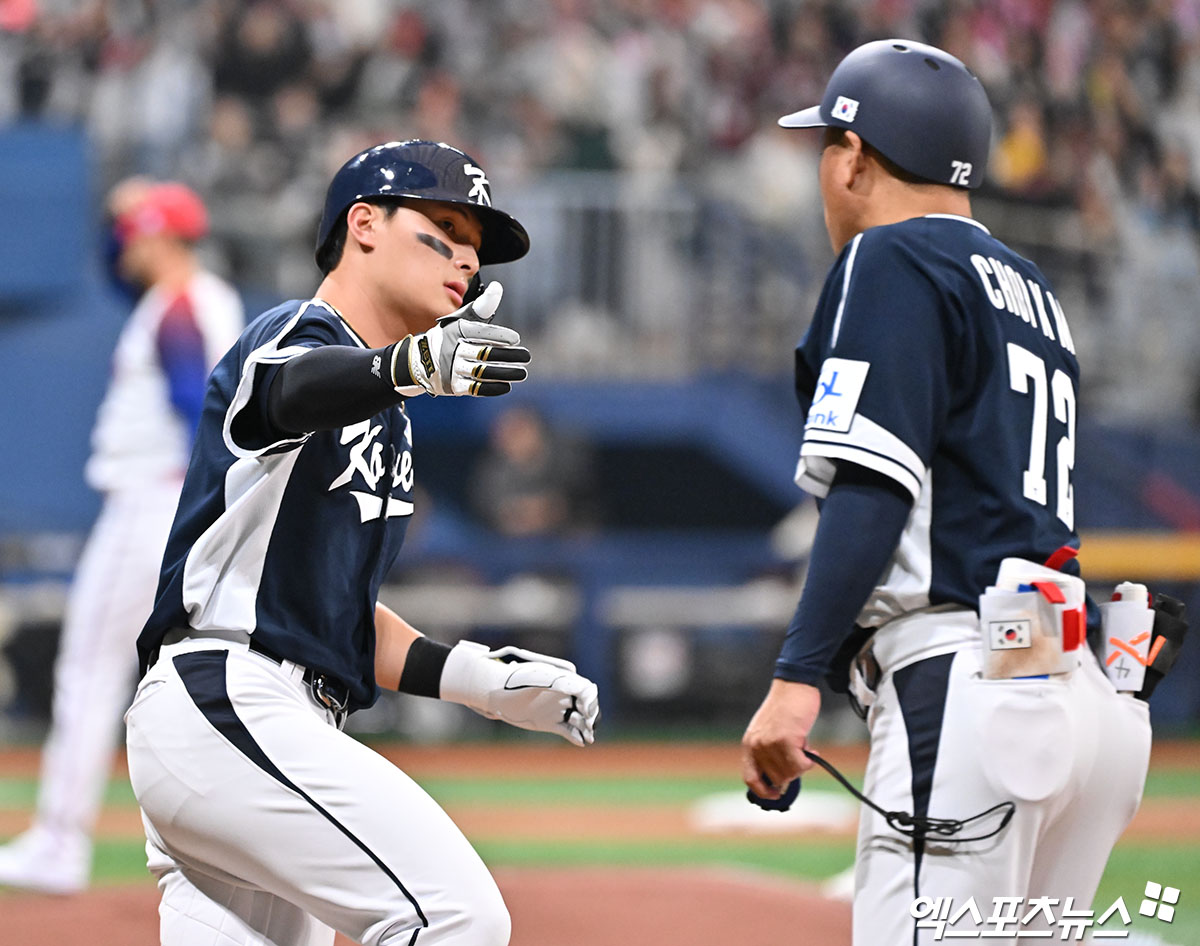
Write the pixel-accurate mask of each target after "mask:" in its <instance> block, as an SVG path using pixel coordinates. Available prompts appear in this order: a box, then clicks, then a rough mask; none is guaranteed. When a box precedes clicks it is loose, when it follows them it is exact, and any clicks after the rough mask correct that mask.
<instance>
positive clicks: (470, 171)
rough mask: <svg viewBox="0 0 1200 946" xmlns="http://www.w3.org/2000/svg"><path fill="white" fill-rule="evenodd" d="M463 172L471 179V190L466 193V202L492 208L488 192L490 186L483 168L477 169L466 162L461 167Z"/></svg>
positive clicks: (490, 196)
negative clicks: (471, 201)
mask: <svg viewBox="0 0 1200 946" xmlns="http://www.w3.org/2000/svg"><path fill="white" fill-rule="evenodd" d="M463 170H464V171H465V172H466V173H467V176H469V177H470V178H471V189H470V190H469V191H467V200H473V201H474V202H475V203H477V204H483V206H485V207H490V206H492V194H491V191H489V190H488V188H489V187H490V185H489V184H488V179H487V175H486V174H485V173H484V171H483V168H477V167H475V165H473V164H471V163H470V162H469V161H468V162H467V163H466V164H464V165H463Z"/></svg>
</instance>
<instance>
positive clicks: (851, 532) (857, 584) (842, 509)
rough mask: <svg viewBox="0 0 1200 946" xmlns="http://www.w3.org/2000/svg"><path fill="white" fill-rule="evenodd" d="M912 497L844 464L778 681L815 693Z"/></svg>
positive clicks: (825, 511) (826, 507)
mask: <svg viewBox="0 0 1200 946" xmlns="http://www.w3.org/2000/svg"><path fill="white" fill-rule="evenodd" d="M911 509H912V496H911V495H910V494H909V493H908V491H907V490H905V489H904V488H903V487H902V486H900V485H899V484H898V483H897V482H896V481H895V480H893V479H891V478H890V477H887V476H884V475H883V474H882V473H876V472H875V471H874V470H868V469H866V468H865V467H861V466H858V465H857V464H854V463H847V462H845V461H842V462H841V463H839V464H838V472H837V475H836V477H835V478H834V481H833V485H832V486H831V487H830V489H829V495H828V496H827V497H826V498H825V501H824V503H823V505H822V506H821V518H820V522H819V523H818V525H817V536H816V540H815V541H814V542H813V550H812V557H811V560H810V562H809V567H808V577H807V579H806V580H805V583H804V593H803V594H802V595H801V596H800V605H799V606H798V607H797V608H796V615H795V617H793V618H792V623H791V625H790V626H789V627H788V632H787V637H786V638H785V639H784V642H783V647H782V649H781V650H780V653H779V659H778V660H777V661H776V662H775V676H776V677H778V678H780V679H782V680H791V681H794V682H797V683H810V684H813V685H814V686H815V685H816V683H817V681H819V680H820V679H821V677H822V676H823V675H824V673H825V671H826V670H827V669H828V668H829V665H830V662H831V661H832V660H833V657H834V654H836V653H837V651H838V649H839V648H840V647H841V645H842V642H843V641H844V640H845V639H846V638H847V637H849V636H850V634H851V633H852V632H853V631H854V620H855V618H856V617H858V613H859V612H860V611H861V610H862V607H863V604H865V603H866V600H867V596H868V595H869V594H870V593H871V591H872V589H873V588H874V587H875V586H876V585H877V584H878V583H879V578H880V576H881V575H882V574H883V570H884V568H886V567H887V564H888V561H889V559H891V557H892V554H893V553H894V552H895V551H896V546H897V545H898V544H899V542H900V535H901V533H902V532H903V531H904V524H905V523H906V522H907V521H908V515H909V512H910V510H911Z"/></svg>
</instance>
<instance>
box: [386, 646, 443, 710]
mask: <svg viewBox="0 0 1200 946" xmlns="http://www.w3.org/2000/svg"><path fill="white" fill-rule="evenodd" d="M449 656H450V647H449V646H448V645H446V644H440V643H438V642H437V641H431V640H430V639H429V638H428V637H418V638H417V639H416V640H414V641H413V642H412V644H410V645H409V648H408V657H407V658H406V659H405V661H404V670H403V672H402V673H401V674H400V683H399V684H398V685H397V686H396V689H397V690H399V691H400V692H401V693H411V694H413V695H414V696H431V697H433V698H434V699H435V700H436V699H437V698H438V697H439V696H440V695H441V684H442V668H443V667H445V666H446V658H447V657H449Z"/></svg>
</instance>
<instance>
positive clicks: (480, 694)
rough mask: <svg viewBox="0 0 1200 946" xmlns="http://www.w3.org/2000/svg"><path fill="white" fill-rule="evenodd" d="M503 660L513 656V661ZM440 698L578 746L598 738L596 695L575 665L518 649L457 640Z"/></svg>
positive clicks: (597, 698)
mask: <svg viewBox="0 0 1200 946" xmlns="http://www.w3.org/2000/svg"><path fill="white" fill-rule="evenodd" d="M503 657H510V658H516V659H514V660H512V662H506V661H504V660H502V659H501V658H503ZM440 696H441V698H442V699H443V700H450V701H451V702H454V703H461V704H463V705H464V706H469V707H470V708H471V709H473V710H474V711H475V712H476V713H479V714H480V715H481V716H486V717H487V718H488V719H499V720H502V721H503V722H506V723H508V724H510V725H512V726H517V727H520V728H521V729H532V730H535V731H536V732H547V733H557V734H558V735H560V736H562V737H563V738H564V739H566V740H567V742H570V743H574V744H575V745H577V746H590V745H591V744H592V743H593V742H595V740H596V732H595V728H596V720H597V719H598V718H599V716H600V696H599V693H598V692H597V690H596V684H594V683H592V681H591V680H589V679H587V677H582V676H580V675H579V674H578V673H576V672H575V665H574V664H573V663H571V662H570V661H569V660H563V659H562V658H560V657H549V656H547V655H546V654H537V653H534V652H533V651H529V650H522V649H521V648H520V647H501V648H500V649H499V650H489V649H488V648H487V646H486V645H485V644H476V643H474V642H473V641H460V642H459V643H458V644H457V645H456V646H455V647H453V648H452V649H451V651H450V655H449V656H448V657H447V658H446V665H445V667H444V668H443V670H442V681H441V687H440Z"/></svg>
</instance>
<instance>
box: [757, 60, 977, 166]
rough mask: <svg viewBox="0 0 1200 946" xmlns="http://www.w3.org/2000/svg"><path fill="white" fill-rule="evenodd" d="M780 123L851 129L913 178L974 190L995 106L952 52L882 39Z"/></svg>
mask: <svg viewBox="0 0 1200 946" xmlns="http://www.w3.org/2000/svg"><path fill="white" fill-rule="evenodd" d="M779 124H781V125H783V126H784V127H785V128H816V127H820V126H825V125H827V126H830V127H833V128H845V129H847V130H849V131H853V132H855V133H856V134H858V135H859V136H860V137H861V138H862V139H863V141H865V142H867V143H868V144H869V145H871V147H873V148H875V149H876V150H877V151H879V153H880V154H882V155H884V156H885V157H886V158H888V159H889V160H891V161H893V162H895V163H896V164H898V165H899V166H900V167H902V168H903V169H904V170H906V171H908V172H909V173H910V174H915V175H917V177H922V178H925V179H926V180H929V181H935V182H937V183H939V184H955V185H958V186H960V187H969V188H972V189H974V188H976V187H978V186H979V185H980V184H982V183H983V172H984V169H985V168H986V166H987V158H988V146H989V145H990V144H991V137H992V107H991V105H990V104H989V103H988V98H987V93H986V92H984V90H983V86H982V85H981V84H980V82H979V80H978V79H977V78H976V77H975V76H974V75H973V74H972V73H971V71H970V70H969V69H967V67H966V66H964V65H963V64H962V63H961V62H959V61H958V60H957V59H955V58H954V57H953V56H951V55H950V54H949V53H947V52H943V51H942V50H940V49H938V48H937V47H935V46H926V45H925V44H923V43H914V42H911V41H909V40H906V39H881V40H877V41H876V42H873V43H866V44H865V45H862V46H859V47H858V49H856V50H854V51H853V52H851V53H850V54H849V55H847V56H846V58H845V59H843V60H842V61H841V62H840V63H839V64H838V67H837V68H836V69H834V70H833V75H832V76H830V77H829V84H828V85H827V86H826V87H825V95H824V97H823V98H822V99H821V104H820V105H814V106H813V107H812V108H806V109H804V110H803V111H799V112H794V113H793V114H791V115H784V116H783V118H781V119H779Z"/></svg>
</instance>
